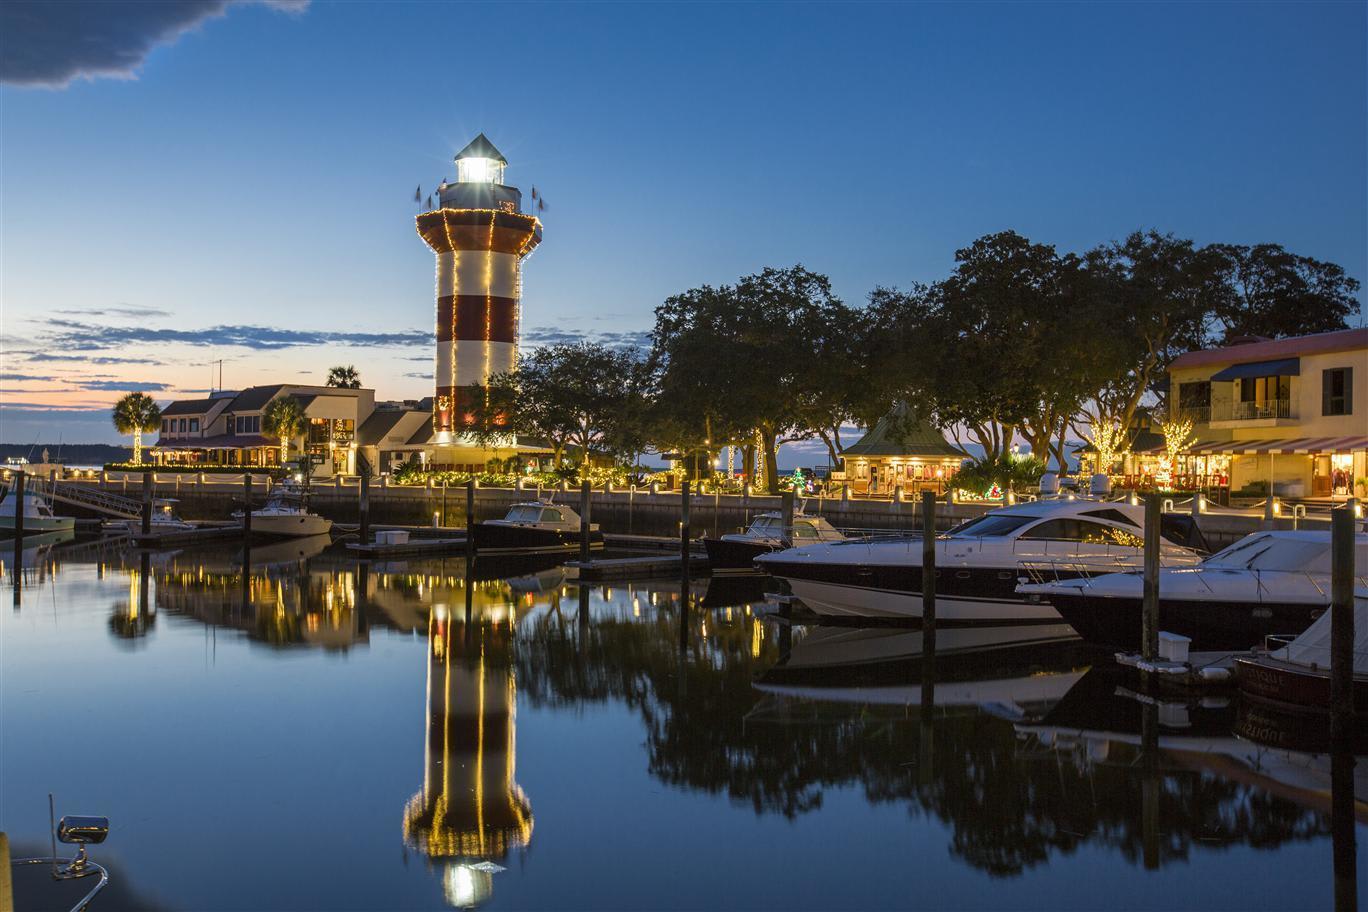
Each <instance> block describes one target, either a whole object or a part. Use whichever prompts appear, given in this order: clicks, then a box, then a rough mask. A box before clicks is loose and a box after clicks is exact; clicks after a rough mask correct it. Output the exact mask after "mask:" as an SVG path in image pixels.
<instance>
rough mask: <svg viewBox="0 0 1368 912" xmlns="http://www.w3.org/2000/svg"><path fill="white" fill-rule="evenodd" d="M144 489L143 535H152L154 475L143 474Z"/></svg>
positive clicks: (149, 473)
mask: <svg viewBox="0 0 1368 912" xmlns="http://www.w3.org/2000/svg"><path fill="white" fill-rule="evenodd" d="M142 477H143V488H142V534H143V535H151V534H152V473H151V472H143V473H142Z"/></svg>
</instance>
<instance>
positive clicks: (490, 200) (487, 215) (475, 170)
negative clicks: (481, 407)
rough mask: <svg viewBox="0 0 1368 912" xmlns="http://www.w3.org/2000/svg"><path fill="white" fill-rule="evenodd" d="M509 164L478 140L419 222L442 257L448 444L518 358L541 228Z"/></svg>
mask: <svg viewBox="0 0 1368 912" xmlns="http://www.w3.org/2000/svg"><path fill="white" fill-rule="evenodd" d="M507 164H508V160H507V159H505V158H504V157H503V155H502V154H501V153H500V152H499V150H498V149H496V148H494V144H493V143H491V142H490V141H489V140H488V139H486V138H485V135H484V134H483V133H481V134H480V135H479V136H477V137H475V139H474V140H472V141H471V143H470V145H468V146H466V147H465V148H464V149H462V150H461V151H460V152H459V153H457V155H456V183H454V184H446V183H444V184H442V186H441V187H439V188H438V197H439V199H440V205H439V208H437V209H435V210H433V211H432V212H424V213H422V214H421V215H419V216H418V219H417V222H418V234H419V235H421V236H422V238H423V240H424V242H426V243H427V245H428V246H429V247H431V248H432V250H433V252H434V253H436V254H437V364H436V372H435V374H434V379H435V382H436V387H437V389H436V397H435V398H434V399H433V403H432V423H433V431H434V437H433V442H434V443H436V444H439V445H440V444H450V443H454V442H455V437H456V436H457V435H459V434H460V433H461V431H462V430H463V429H464V428H466V427H469V426H470V425H471V424H472V422H473V415H472V414H471V409H470V406H471V404H472V403H473V402H477V401H479V398H480V397H483V396H484V395H485V390H486V389H487V386H488V380H489V377H490V376H491V375H493V374H498V373H503V372H506V371H511V370H512V369H513V368H514V366H515V365H516V362H517V357H518V327H519V317H520V315H519V310H520V305H521V298H522V260H523V257H525V256H527V255H528V254H529V253H531V252H532V251H533V249H535V248H536V246H537V245H538V244H539V243H541V235H542V228H541V222H540V221H538V220H537V218H536V217H535V216H532V215H526V214H524V213H523V211H522V193H521V192H520V191H519V190H518V188H517V187H509V186H505V185H504V183H503V174H504V167H505V166H506V165H507Z"/></svg>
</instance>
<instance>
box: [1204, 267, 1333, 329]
mask: <svg viewBox="0 0 1368 912" xmlns="http://www.w3.org/2000/svg"><path fill="white" fill-rule="evenodd" d="M1205 250H1206V252H1207V253H1208V254H1209V255H1210V256H1211V257H1212V258H1213V259H1214V260H1215V269H1216V272H1217V274H1218V276H1219V278H1220V289H1219V290H1220V295H1219V297H1218V298H1217V300H1216V301H1215V303H1214V307H1213V308H1212V312H1211V319H1212V321H1213V323H1214V324H1215V325H1216V326H1217V327H1219V328H1220V329H1222V330H1223V331H1224V335H1225V339H1226V340H1227V341H1229V340H1230V339H1234V338H1238V337H1240V336H1269V337H1272V338H1279V337H1282V336H1300V335H1306V334H1308V333H1319V332H1330V331H1332V330H1336V329H1346V328H1348V325H1349V324H1348V322H1347V318H1348V317H1349V316H1351V315H1352V314H1354V313H1356V312H1358V309H1359V303H1358V298H1357V297H1356V295H1357V292H1358V290H1359V283H1358V281H1357V280H1356V279H1353V278H1350V277H1349V276H1347V275H1345V272H1344V269H1343V267H1340V266H1337V265H1335V264H1334V263H1323V262H1321V261H1320V260H1314V259H1312V258H1311V257H1305V256H1298V255H1297V254H1294V253H1289V252H1288V251H1286V250H1284V249H1283V248H1282V247H1281V246H1280V245H1278V244H1256V245H1254V246H1252V247H1242V246H1237V245H1233V244H1214V245H1212V246H1211V247H1208V248H1205Z"/></svg>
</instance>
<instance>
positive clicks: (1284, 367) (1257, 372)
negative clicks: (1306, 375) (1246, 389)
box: [1211, 358, 1301, 380]
mask: <svg viewBox="0 0 1368 912" xmlns="http://www.w3.org/2000/svg"><path fill="white" fill-rule="evenodd" d="M1299 376H1301V358H1279V359H1278V360H1276V361H1246V362H1244V363H1243V364H1232V365H1230V367H1223V368H1221V369H1220V370H1218V371H1217V372H1216V373H1214V374H1212V375H1211V379H1212V380H1240V379H1245V378H1249V377H1299Z"/></svg>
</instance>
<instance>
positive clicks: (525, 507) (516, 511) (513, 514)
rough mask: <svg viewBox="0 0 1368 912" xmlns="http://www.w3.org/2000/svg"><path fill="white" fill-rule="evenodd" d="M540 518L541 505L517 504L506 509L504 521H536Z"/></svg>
mask: <svg viewBox="0 0 1368 912" xmlns="http://www.w3.org/2000/svg"><path fill="white" fill-rule="evenodd" d="M540 518H541V507H539V506H535V505H532V504H518V505H517V506H515V507H513V508H512V509H510V510H509V511H508V515H507V516H505V517H504V521H505V522H536V521H537V520H539V519H540Z"/></svg>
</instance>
